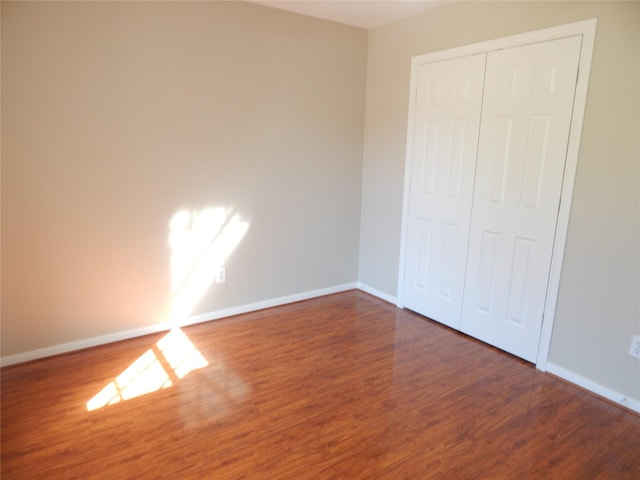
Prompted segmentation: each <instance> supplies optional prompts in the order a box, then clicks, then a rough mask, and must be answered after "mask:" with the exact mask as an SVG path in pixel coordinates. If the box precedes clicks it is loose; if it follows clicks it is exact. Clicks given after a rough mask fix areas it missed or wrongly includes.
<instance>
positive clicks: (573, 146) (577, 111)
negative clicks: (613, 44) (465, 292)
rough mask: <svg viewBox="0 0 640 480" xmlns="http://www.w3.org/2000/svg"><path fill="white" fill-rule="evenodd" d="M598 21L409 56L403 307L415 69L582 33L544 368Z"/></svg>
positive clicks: (543, 342)
mask: <svg viewBox="0 0 640 480" xmlns="http://www.w3.org/2000/svg"><path fill="white" fill-rule="evenodd" d="M596 26H597V20H596V19H595V18H593V19H590V20H584V21H580V22H575V23H569V24H565V25H559V26H556V27H550V28H544V29H541V30H534V31H531V32H526V33H522V34H518V35H512V36H509V37H503V38H497V39H494V40H488V41H484V42H479V43H474V44H471V45H465V46H462V47H456V48H451V49H447V50H442V51H438V52H433V53H427V54H424V55H418V56H414V57H412V58H411V81H410V86H409V121H408V124H407V127H408V128H407V144H406V154H405V175H404V193H403V202H402V229H401V235H400V242H401V243H400V261H399V269H398V287H397V306H398V307H399V308H404V305H403V298H402V297H403V289H404V274H405V269H406V242H407V231H408V225H407V224H408V221H409V218H408V211H409V187H410V182H411V150H412V149H411V145H412V144H413V132H412V128H411V126H412V125H413V124H414V121H415V115H416V111H415V105H416V100H417V71H418V67H419V66H420V65H423V64H426V63H433V62H439V61H442V60H451V59H454V58H459V57H466V56H470V55H477V54H482V53H488V52H491V51H495V50H501V49H505V48H513V47H519V46H523V45H528V44H532V43H540V42H545V41H548V40H557V39H560V38H566V37H573V36H578V35H580V36H582V48H581V49H580V59H579V64H578V78H577V83H576V91H575V96H574V102H573V114H572V116H571V129H570V131H569V142H568V145H567V156H566V160H565V168H564V178H563V181H562V193H561V197H560V206H559V209H558V221H557V223H556V230H555V241H554V245H553V253H552V255H551V269H550V272H549V279H548V283H547V295H546V301H545V305H544V313H543V323H542V331H541V333H540V341H539V344H538V357H537V360H536V368H538V369H539V370H542V371H546V369H547V361H548V358H549V349H550V347H551V334H552V332H553V322H554V320H555V311H556V305H557V300H558V289H559V287H560V275H561V272H562V261H563V258H564V250H565V246H566V240H567V230H568V228H569V216H570V213H571V200H572V197H573V186H574V182H575V176H576V170H577V165H578V156H579V150H580V140H581V138H582V124H583V120H584V111H585V105H586V101H587V90H588V86H589V73H590V71H591V58H592V56H593V47H594V43H595V34H596Z"/></svg>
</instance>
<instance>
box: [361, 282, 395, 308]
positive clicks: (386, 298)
mask: <svg viewBox="0 0 640 480" xmlns="http://www.w3.org/2000/svg"><path fill="white" fill-rule="evenodd" d="M357 287H358V289H359V290H362V291H363V292H366V293H369V294H371V295H373V296H374V297H378V298H379V299H381V300H384V301H385V302H389V303H391V304H393V305H397V303H398V299H397V298H396V297H394V296H392V295H388V294H386V293H384V292H381V291H380V290H376V289H375V288H372V287H370V286H369V285H366V284H364V283H362V282H358V284H357Z"/></svg>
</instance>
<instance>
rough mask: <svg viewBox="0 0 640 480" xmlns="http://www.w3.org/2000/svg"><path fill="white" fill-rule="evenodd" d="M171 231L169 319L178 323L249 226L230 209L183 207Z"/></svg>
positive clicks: (174, 220)
mask: <svg viewBox="0 0 640 480" xmlns="http://www.w3.org/2000/svg"><path fill="white" fill-rule="evenodd" d="M169 227H170V230H171V233H170V235H169V243H170V245H171V292H172V295H173V301H172V303H171V311H170V314H169V320H170V321H171V322H173V323H175V324H177V323H179V322H180V321H182V320H184V319H185V318H186V317H188V316H189V315H190V314H191V313H192V312H193V309H194V308H195V307H196V305H197V304H198V302H199V301H200V300H201V299H202V297H203V296H204V294H205V293H206V292H207V290H208V289H209V287H211V284H212V283H213V281H214V276H215V271H216V270H217V268H218V267H221V266H223V265H224V264H225V262H226V260H227V259H228V258H229V255H231V253H232V252H233V250H234V249H235V248H236V247H237V245H238V244H239V243H240V241H241V240H242V238H243V237H244V235H245V233H246V232H247V230H248V228H249V224H248V223H247V222H244V221H241V220H240V217H239V216H238V215H234V214H233V213H232V211H231V210H229V209H226V208H222V207H218V208H205V209H203V210H201V211H199V212H189V211H186V210H181V211H179V212H177V213H176V214H175V215H174V216H173V218H172V219H171V222H170V224H169Z"/></svg>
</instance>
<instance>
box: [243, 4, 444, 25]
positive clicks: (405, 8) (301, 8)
mask: <svg viewBox="0 0 640 480" xmlns="http://www.w3.org/2000/svg"><path fill="white" fill-rule="evenodd" d="M249 1H251V2H252V3H259V4H261V5H265V6H268V7H274V8H279V9H281V10H288V11H290V12H295V13H300V14H302V15H308V16H311V17H317V18H323V19H325V20H333V21H335V22H340V23H346V24H348V25H354V26H356V27H361V28H366V29H369V28H374V27H379V26H380V25H385V24H387V23H392V22H395V21H397V20H401V19H403V18H406V17H410V16H412V15H417V14H419V13H423V12H426V11H427V10H431V9H434V8H437V7H439V6H441V5H443V4H445V3H449V2H451V1H455V0H249Z"/></svg>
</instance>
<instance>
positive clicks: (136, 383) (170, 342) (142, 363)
mask: <svg viewBox="0 0 640 480" xmlns="http://www.w3.org/2000/svg"><path fill="white" fill-rule="evenodd" d="M207 365H209V363H208V362H207V360H206V359H205V358H204V357H203V356H202V354H201V353H200V351H199V350H198V349H197V348H196V347H195V346H194V345H193V343H191V340H189V338H188V337H187V336H186V335H185V334H184V332H183V331H182V330H180V329H179V328H174V329H173V330H171V331H170V332H169V333H167V334H166V335H165V336H164V337H162V338H161V339H160V340H159V341H158V342H157V343H156V344H155V345H154V346H153V347H152V348H150V349H149V350H147V351H146V352H144V353H143V354H142V355H140V357H138V359H137V360H136V361H134V362H133V363H132V364H131V365H129V367H127V369H126V370H124V371H123V372H122V373H121V374H120V375H118V376H117V377H116V378H115V379H114V380H113V381H112V382H110V383H109V384H108V385H107V386H106V387H104V388H103V389H102V390H101V391H100V392H99V393H98V394H96V395H95V396H94V397H93V398H92V399H91V400H89V401H88V402H87V410H89V411H92V410H97V409H98V408H102V407H105V406H107V405H113V404H114V403H118V402H120V401H122V400H129V399H131V398H135V397H139V396H141V395H146V394H148V393H152V392H157V391H158V390H161V389H163V388H167V387H170V386H172V385H173V384H174V383H175V382H176V381H178V380H180V379H181V378H184V377H185V376H186V375H187V374H188V373H189V372H192V371H193V370H197V369H199V368H204V367H206V366H207Z"/></svg>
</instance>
